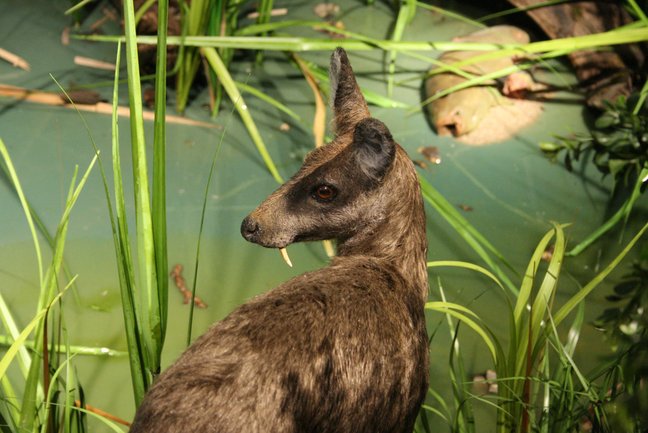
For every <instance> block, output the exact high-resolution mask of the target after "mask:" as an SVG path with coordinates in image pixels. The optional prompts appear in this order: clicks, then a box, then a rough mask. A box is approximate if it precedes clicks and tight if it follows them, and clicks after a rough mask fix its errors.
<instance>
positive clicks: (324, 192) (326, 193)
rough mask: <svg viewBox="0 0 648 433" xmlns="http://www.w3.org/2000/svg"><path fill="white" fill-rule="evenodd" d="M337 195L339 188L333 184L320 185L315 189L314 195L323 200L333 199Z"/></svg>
mask: <svg viewBox="0 0 648 433" xmlns="http://www.w3.org/2000/svg"><path fill="white" fill-rule="evenodd" d="M336 195H337V190H336V189H335V188H334V187H332V186H331V185H318V186H316V187H315V189H313V197H314V198H315V199H316V200H318V201H321V202H327V201H331V200H333V199H334V198H335V196H336Z"/></svg>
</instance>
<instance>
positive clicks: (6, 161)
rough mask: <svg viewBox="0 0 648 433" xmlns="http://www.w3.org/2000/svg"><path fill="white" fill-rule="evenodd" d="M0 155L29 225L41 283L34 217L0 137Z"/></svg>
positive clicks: (40, 255) (41, 271)
mask: <svg viewBox="0 0 648 433" xmlns="http://www.w3.org/2000/svg"><path fill="white" fill-rule="evenodd" d="M0 155H2V159H3V161H4V166H5V167H6V169H7V173H8V175H9V178H10V179H11V183H12V184H13V187H14V190H15V191H16V195H18V199H19V200H20V204H21V205H22V208H23V212H24V214H25V220H27V225H28V226H29V231H30V233H31V236H32V241H33V243H34V251H35V253H36V263H37V264H38V282H39V284H43V259H42V254H41V250H40V242H38V234H37V232H36V226H35V224H34V219H33V218H32V213H31V211H30V207H29V203H28V202H27V198H26V197H25V193H24V192H23V189H22V186H21V185H20V181H19V180H18V175H17V174H16V169H15V168H14V165H13V163H12V162H11V158H10V157H9V152H8V151H7V147H6V146H5V144H4V142H3V141H2V139H0Z"/></svg>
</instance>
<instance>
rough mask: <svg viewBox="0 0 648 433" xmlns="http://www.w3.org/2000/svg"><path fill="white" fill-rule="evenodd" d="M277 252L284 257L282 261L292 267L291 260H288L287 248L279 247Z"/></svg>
mask: <svg viewBox="0 0 648 433" xmlns="http://www.w3.org/2000/svg"><path fill="white" fill-rule="evenodd" d="M279 253H281V258H282V259H284V262H286V264H287V265H288V266H290V267H291V268H292V262H291V261H290V257H288V250H286V249H285V248H279Z"/></svg>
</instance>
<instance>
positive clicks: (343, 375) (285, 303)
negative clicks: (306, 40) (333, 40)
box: [131, 49, 428, 433]
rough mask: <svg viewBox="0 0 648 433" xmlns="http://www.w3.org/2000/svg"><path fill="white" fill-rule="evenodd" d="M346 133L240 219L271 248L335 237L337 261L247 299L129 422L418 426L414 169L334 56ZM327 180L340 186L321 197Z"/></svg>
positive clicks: (396, 430) (385, 429)
mask: <svg viewBox="0 0 648 433" xmlns="http://www.w3.org/2000/svg"><path fill="white" fill-rule="evenodd" d="M331 76H332V77H331V78H332V79H331V82H332V87H333V93H332V95H333V98H334V105H333V109H334V111H335V118H336V122H337V125H336V131H337V133H338V136H337V137H336V139H335V140H334V141H333V142H332V143H330V144H328V145H326V146H324V147H322V148H320V149H318V150H315V151H313V152H312V153H311V154H310V155H309V156H308V157H307V159H306V161H305V163H304V165H303V167H302V168H301V169H300V170H299V172H298V173H297V174H296V175H295V176H294V177H293V178H292V179H291V180H289V181H288V182H287V183H286V184H284V185H282V186H281V187H280V188H279V189H278V190H277V191H275V192H274V193H273V194H272V195H270V196H269V197H268V198H267V199H266V200H265V201H264V202H263V203H262V204H261V205H260V206H259V207H258V208H257V209H256V210H254V211H253V212H252V213H251V214H250V215H249V216H248V217H247V218H246V219H245V220H244V221H243V224H242V226H241V232H242V234H243V236H244V237H245V238H246V239H248V240H250V241H252V242H255V243H258V244H260V245H263V246H266V247H274V248H277V247H285V246H286V245H288V244H290V243H292V242H296V241H305V240H320V239H336V240H337V241H338V256H337V257H336V258H335V259H334V260H333V262H332V263H331V265H330V266H328V267H326V268H323V269H320V270H317V271H314V272H309V273H306V274H303V275H300V276H298V277H296V278H293V279H291V280H289V281H287V282H286V283H284V284H282V285H281V286H279V287H277V288H276V289H274V290H272V291H270V292H268V293H265V294H263V295H260V296H258V297H256V298H254V299H253V300H252V301H250V302H248V303H247V304H245V305H243V306H241V307H239V308H238V309H237V310H235V311H234V312H232V313H231V314H230V315H229V316H228V317H226V318H225V319H224V320H223V321H221V322H219V323H217V324H216V325H214V326H213V327H212V328H211V329H210V330H209V331H207V333H205V334H204V335H203V336H202V337H200V338H199V339H198V340H197V341H196V342H195V343H194V344H193V345H192V346H191V347H190V348H189V349H188V350H187V351H186V352H185V353H184V354H183V355H182V356H181V357H180V358H179V359H178V360H177V361H176V363H175V364H173V365H172V366H171V367H169V369H167V370H166V371H165V372H164V373H163V374H162V375H161V376H160V378H159V380H158V381H157V383H156V384H155V385H154V386H153V387H152V389H151V390H150V391H149V393H148V394H147V396H146V398H145V399H144V402H143V403H142V405H141V406H140V408H139V410H138V412H137V414H136V417H135V421H134V423H133V426H132V428H131V432H133V433H141V432H156V433H165V432H204V433H234V432H237V433H238V432H258V433H262V432H273V433H275V432H276V433H409V432H411V431H412V428H413V425H414V421H415V418H416V415H417V413H418V410H419V407H420V404H421V402H422V401H423V398H424V397H425V393H426V391H427V383H428V379H427V376H428V374H427V371H428V351H427V335H426V329H425V317H424V312H423V309H424V303H425V300H426V298H427V287H428V285H427V271H426V265H425V261H426V248H427V241H426V236H425V216H424V212H423V203H422V200H421V195H420V191H419V187H418V182H417V177H416V172H415V171H414V168H413V166H412V163H411V162H410V160H409V158H408V157H407V155H406V153H405V151H404V150H403V149H402V148H401V147H400V146H398V144H396V143H395V142H394V141H393V139H392V137H391V134H390V133H389V131H388V130H387V128H386V126H385V125H384V124H382V123H381V122H380V121H378V120H376V119H373V118H370V117H369V112H368V109H367V106H366V103H365V101H364V98H363V97H362V95H361V93H360V91H359V89H358V86H357V84H356V82H355V78H354V76H353V72H352V70H351V66H350V65H349V62H348V59H347V57H346V53H345V52H344V50H342V49H338V50H336V52H335V53H334V54H333V57H332V60H331ZM322 185H325V186H326V187H327V188H329V189H333V190H334V191H335V192H336V193H335V194H334V196H333V198H331V199H322V198H321V197H318V195H317V192H318V191H319V188H320V187H321V186H322Z"/></svg>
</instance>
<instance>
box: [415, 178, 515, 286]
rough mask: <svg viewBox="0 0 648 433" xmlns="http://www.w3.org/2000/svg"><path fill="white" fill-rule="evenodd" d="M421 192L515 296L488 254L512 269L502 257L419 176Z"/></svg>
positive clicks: (503, 274) (507, 279)
mask: <svg viewBox="0 0 648 433" xmlns="http://www.w3.org/2000/svg"><path fill="white" fill-rule="evenodd" d="M419 182H420V184H421V192H422V193H423V198H425V200H426V201H427V202H428V203H430V204H431V205H432V206H433V207H434V208H435V209H436V210H437V211H438V212H439V213H440V214H441V215H442V216H443V218H444V219H445V220H446V221H447V222H448V223H449V224H450V225H451V226H452V227H453V228H454V229H455V230H456V231H457V233H458V234H459V235H460V236H461V237H462V238H463V239H464V241H465V242H466V243H467V244H468V245H470V246H471V247H472V248H473V250H475V252H476V253H477V254H478V255H479V256H480V257H481V259H482V260H484V262H485V263H486V264H487V265H488V267H489V268H490V269H491V270H492V271H493V273H494V274H495V275H497V277H498V279H499V280H500V281H502V282H503V283H504V285H505V286H506V287H507V288H508V289H509V290H510V291H511V292H512V293H513V294H515V295H517V292H518V290H517V288H516V287H515V285H514V284H513V282H512V281H511V280H510V279H509V277H508V276H507V275H506V274H505V273H504V272H503V271H502V269H501V268H500V267H499V265H498V264H497V263H496V262H495V260H493V258H492V257H491V256H490V254H489V251H490V253H492V254H493V255H495V257H496V258H497V259H498V260H499V261H500V262H502V264H504V265H505V266H507V267H508V268H509V269H511V268H512V267H511V266H510V265H509V264H508V262H507V261H506V259H504V256H502V254H501V253H500V252H499V251H497V249H495V247H494V246H493V245H491V243H490V242H488V240H486V238H484V237H483V236H482V235H481V234H480V233H479V232H478V231H477V230H476V229H475V228H474V227H473V226H472V225H471V224H470V223H469V222H468V221H467V220H466V219H465V218H464V217H463V216H462V215H461V214H459V212H458V211H457V210H456V209H455V208H454V206H452V205H451V204H450V203H449V202H448V201H447V200H446V199H445V198H444V197H443V196H442V195H441V194H440V193H439V192H438V191H437V190H436V189H435V188H434V187H433V186H432V185H431V184H430V183H429V182H428V181H427V180H425V179H424V178H423V177H421V176H419Z"/></svg>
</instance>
